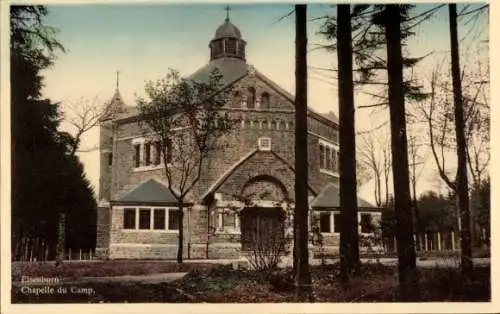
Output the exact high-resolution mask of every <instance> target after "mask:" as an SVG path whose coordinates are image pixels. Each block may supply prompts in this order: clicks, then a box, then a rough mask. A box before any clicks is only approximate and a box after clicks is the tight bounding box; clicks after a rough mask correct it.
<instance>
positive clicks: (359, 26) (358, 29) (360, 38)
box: [319, 4, 442, 108]
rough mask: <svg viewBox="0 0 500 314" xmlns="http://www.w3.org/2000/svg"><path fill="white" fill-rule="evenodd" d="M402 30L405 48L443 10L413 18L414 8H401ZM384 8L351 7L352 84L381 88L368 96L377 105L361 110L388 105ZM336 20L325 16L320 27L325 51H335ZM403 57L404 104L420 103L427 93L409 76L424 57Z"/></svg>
mask: <svg viewBox="0 0 500 314" xmlns="http://www.w3.org/2000/svg"><path fill="white" fill-rule="evenodd" d="M399 7H400V9H401V11H400V12H401V15H400V20H401V23H402V24H401V25H402V27H401V29H402V34H401V35H402V38H401V39H402V45H403V46H404V45H405V44H406V42H407V40H408V39H409V38H410V37H411V36H413V35H415V32H414V29H415V28H416V27H417V26H418V25H420V24H421V23H423V22H425V21H426V20H428V19H430V18H431V17H432V15H433V13H434V12H435V11H436V10H438V9H439V8H441V7H442V5H439V6H436V7H434V8H432V9H430V10H428V11H425V12H423V13H419V14H416V13H414V11H415V5H410V4H401V5H399ZM385 14H386V12H385V5H380V4H377V5H366V4H357V5H353V6H352V12H351V21H352V39H353V43H352V45H353V57H354V63H355V65H356V67H355V68H354V74H355V77H354V83H355V84H356V85H358V86H365V85H370V86H375V87H382V90H381V92H380V93H379V94H371V93H367V94H369V95H371V96H373V97H374V98H375V99H376V100H377V103H374V104H371V105H363V106H359V108H363V107H378V106H386V105H387V104H388V103H387V77H386V74H385V73H386V69H387V57H386V55H385V47H386V43H387V42H386V38H385V33H384V30H383V22H384V21H385V20H386V17H385ZM336 30H337V17H335V16H328V17H327V18H326V21H325V22H324V24H323V25H322V27H321V29H320V31H319V34H320V35H322V36H323V37H324V38H325V39H327V40H328V41H329V44H328V45H325V46H323V48H325V49H327V50H328V51H334V50H336V49H337V42H336ZM405 55H406V56H404V57H403V66H404V68H405V69H406V70H408V71H407V73H406V74H407V75H406V79H405V80H404V82H403V90H404V94H405V96H406V98H407V100H415V101H421V100H423V99H426V98H427V96H428V95H427V93H424V92H423V91H422V90H421V86H420V84H419V82H418V81H417V80H415V78H414V77H413V75H412V69H413V68H414V67H415V66H416V65H417V64H418V63H419V62H420V61H421V60H423V59H424V58H425V57H426V56H420V57H411V56H408V52H407V51H405Z"/></svg>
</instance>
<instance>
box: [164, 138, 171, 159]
mask: <svg viewBox="0 0 500 314" xmlns="http://www.w3.org/2000/svg"><path fill="white" fill-rule="evenodd" d="M165 146H166V149H165V150H166V153H167V163H171V162H172V149H173V145H172V140H171V139H167V140H165Z"/></svg>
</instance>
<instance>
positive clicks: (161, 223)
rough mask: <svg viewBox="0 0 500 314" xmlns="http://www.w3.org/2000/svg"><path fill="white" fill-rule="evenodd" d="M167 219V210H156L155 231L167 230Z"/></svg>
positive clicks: (154, 216)
mask: <svg viewBox="0 0 500 314" xmlns="http://www.w3.org/2000/svg"><path fill="white" fill-rule="evenodd" d="M165 218H166V217H165V209H163V208H158V209H155V210H154V214H153V229H155V230H165Z"/></svg>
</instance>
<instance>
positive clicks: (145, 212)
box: [139, 208, 151, 230]
mask: <svg viewBox="0 0 500 314" xmlns="http://www.w3.org/2000/svg"><path fill="white" fill-rule="evenodd" d="M150 227H151V210H150V209H149V208H146V209H140V210H139V229H141V230H147V229H150Z"/></svg>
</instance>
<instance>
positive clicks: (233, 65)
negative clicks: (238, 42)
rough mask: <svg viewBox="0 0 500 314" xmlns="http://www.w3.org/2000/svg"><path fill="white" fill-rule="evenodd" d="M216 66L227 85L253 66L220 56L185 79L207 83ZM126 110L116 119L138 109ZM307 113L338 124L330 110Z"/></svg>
mask: <svg viewBox="0 0 500 314" xmlns="http://www.w3.org/2000/svg"><path fill="white" fill-rule="evenodd" d="M215 68H217V69H218V70H219V72H220V74H222V81H221V83H222V86H223V88H224V87H227V86H229V85H232V84H234V83H236V81H238V80H240V79H242V78H243V77H245V76H246V75H248V74H249V72H250V69H251V68H253V66H251V65H249V64H247V63H246V62H245V61H243V60H240V59H237V58H220V59H215V60H212V61H210V62H209V63H207V64H206V65H204V66H203V67H201V68H199V69H198V70H197V71H196V72H194V73H193V74H191V75H189V76H188V77H187V79H189V80H192V81H196V82H200V83H208V82H209V78H210V73H211V72H212V71H213V70H214V69H215ZM253 70H255V76H256V77H258V78H259V79H261V80H262V81H264V82H265V83H266V84H268V85H269V86H270V87H272V88H273V89H275V90H276V91H277V92H278V93H280V94H281V95H283V96H284V97H285V98H287V99H288V100H289V101H290V102H292V103H294V101H295V96H293V95H292V94H291V93H289V92H288V91H286V90H285V89H283V88H282V87H280V86H279V85H278V84H276V83H275V82H273V81H272V80H271V79H270V78H268V77H267V76H265V75H264V74H262V72H260V71H258V70H256V69H253ZM126 109H127V110H126V112H124V113H123V114H122V115H121V116H119V117H117V118H118V119H126V118H131V117H135V116H136V115H137V114H138V110H137V108H136V107H128V108H126ZM307 110H308V114H310V115H312V116H313V117H316V118H320V119H321V118H322V119H325V120H327V121H330V122H333V123H335V124H337V125H338V124H339V118H338V117H337V115H335V113H333V112H332V111H330V112H328V113H320V112H317V111H316V110H314V109H311V108H310V107H308V108H307Z"/></svg>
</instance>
